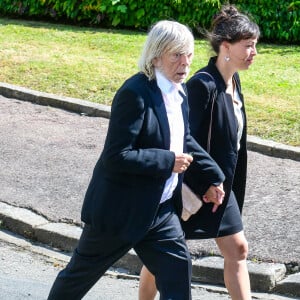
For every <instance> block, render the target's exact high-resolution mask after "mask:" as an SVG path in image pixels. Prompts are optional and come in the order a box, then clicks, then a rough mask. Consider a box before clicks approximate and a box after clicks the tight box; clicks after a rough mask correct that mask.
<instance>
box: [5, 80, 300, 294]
mask: <svg viewBox="0 0 300 300" xmlns="http://www.w3.org/2000/svg"><path fill="white" fill-rule="evenodd" d="M0 94H1V95H3V96H4V97H7V98H14V99H19V100H23V101H29V102H32V103H36V104H40V105H46V106H47V105H49V106H52V107H56V108H61V109H65V110H68V111H72V112H75V113H79V114H84V115H88V116H93V117H104V118H109V117H110V106H106V105H101V104H96V103H92V102H89V101H84V100H81V99H76V98H69V97H63V96H57V95H54V94H49V93H43V92H38V91H34V90H30V89H26V88H23V87H19V86H15V85H11V84H6V83H1V82H0ZM248 149H249V150H251V151H256V152H260V153H262V154H266V155H269V156H274V157H280V158H288V159H293V160H297V161H300V147H292V146H286V145H284V144H279V143H276V142H273V141H268V140H263V139H260V138H257V137H254V136H248ZM0 224H2V225H3V226H4V227H6V228H7V229H9V230H11V231H13V232H15V233H17V234H20V235H22V236H24V237H26V238H30V239H32V240H36V241H38V242H41V243H44V244H47V245H50V246H52V247H55V248H59V249H61V250H63V251H69V252H71V251H73V249H74V247H75V246H76V244H77V242H78V239H79V236H80V234H81V228H80V227H78V226H74V225H72V224H66V223H51V222H49V221H48V220H47V219H46V218H44V217H42V216H39V215H37V214H35V213H33V212H32V211H30V210H28V209H25V208H19V207H14V206H11V205H8V204H6V203H4V202H1V201H0ZM141 265H142V264H141V262H140V260H139V258H138V257H137V255H136V254H135V252H134V251H133V250H131V251H129V252H128V253H127V255H125V256H124V257H123V258H122V259H120V260H119V261H118V262H117V263H116V264H115V265H114V266H115V267H118V268H125V269H127V270H128V271H129V272H130V273H132V274H138V273H139V271H140V268H141ZM248 268H249V274H250V280H251V287H252V290H253V291H258V292H276V293H280V294H283V295H288V296H297V297H300V273H297V274H292V275H288V274H287V273H286V267H285V265H284V264H278V263H253V262H251V261H248ZM193 280H194V281H201V282H206V283H213V284H221V285H224V281H223V258H221V257H213V256H212V257H204V258H199V259H193Z"/></svg>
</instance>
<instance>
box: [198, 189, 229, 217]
mask: <svg viewBox="0 0 300 300" xmlns="http://www.w3.org/2000/svg"><path fill="white" fill-rule="evenodd" d="M224 195H225V193H224V190H223V184H220V185H219V186H214V185H211V186H210V187H209V189H208V190H207V191H206V193H205V194H204V195H203V197H202V198H203V201H204V202H205V203H209V202H211V203H214V206H213V209H212V212H216V211H217V209H218V207H219V205H221V204H222V203H223V199H224Z"/></svg>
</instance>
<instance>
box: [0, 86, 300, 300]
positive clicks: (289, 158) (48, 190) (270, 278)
mask: <svg viewBox="0 0 300 300" xmlns="http://www.w3.org/2000/svg"><path fill="white" fill-rule="evenodd" d="M0 95H3V96H4V97H3V96H0V117H1V118H0V128H1V130H0V135H1V136H0V138H1V141H2V143H1V145H0V153H1V156H0V161H1V171H0V182H1V189H0V220H2V223H3V225H4V226H6V227H7V228H9V229H10V230H12V231H14V232H16V233H19V234H22V235H24V236H27V237H30V238H33V239H36V240H38V241H40V242H43V243H46V244H49V245H51V246H54V247H58V248H61V249H63V250H66V251H71V250H72V249H73V248H74V246H75V245H76V242H77V239H78V237H79V235H80V232H81V228H80V225H81V223H80V218H79V214H80V209H81V204H82V199H83V196H84V193H85V190H86V187H87V184H88V181H89V178H90V176H91V173H92V169H93V166H94V164H95V162H96V160H97V158H98V156H99V154H100V152H101V149H102V146H103V142H104V139H105V135H106V130H107V125H108V118H109V115H110V108H109V107H107V106H102V105H98V104H93V103H90V102H86V101H82V100H79V99H70V98H65V97H59V96H56V95H50V94H45V93H40V92H36V91H31V90H27V89H23V88H19V87H16V86H12V85H7V84H0ZM6 97H9V98H10V97H11V98H12V99H9V98H6ZM18 99H19V100H18ZM20 100H26V101H20ZM31 102H33V103H37V104H41V105H35V104H32V103H31ZM44 105H47V106H44ZM54 107H57V108H62V109H64V110H62V109H57V108H54ZM70 111H72V112H73V113H72V112H70ZM74 112H76V113H74ZM87 115H89V116H97V118H94V117H92V118H91V117H87ZM249 149H250V151H249V172H248V187H247V199H246V206H245V210H244V222H245V232H246V235H247V238H248V241H249V245H250V253H249V271H250V276H251V284H252V288H253V290H256V291H262V292H269V291H272V292H273V293H274V292H278V293H281V294H284V295H289V294H293V295H294V298H293V299H300V273H299V265H300V245H299V236H300V220H299V208H300V201H299V200H300V196H299V195H300V186H299V182H300V172H299V170H300V148H299V147H288V146H285V145H281V144H278V143H273V142H270V141H264V140H260V139H257V138H255V137H249ZM256 151H259V152H256ZM262 153H263V154H262ZM265 154H268V155H265ZM189 246H190V249H191V253H192V256H193V276H194V280H195V281H201V282H208V283H213V284H223V279H222V272H223V271H222V264H223V260H222V258H221V257H220V256H219V252H218V249H217V248H216V246H215V245H214V242H213V241H211V240H205V241H204V240H203V241H193V242H189ZM212 254H213V255H212ZM117 266H121V267H125V268H126V269H128V270H129V271H130V272H132V273H133V274H138V272H139V269H140V262H139V260H138V259H137V256H136V255H135V253H133V252H129V253H128V255H127V256H125V257H124V258H123V259H121V260H120V261H119V262H118V263H117ZM295 297H296V298H295ZM297 297H298V298H297Z"/></svg>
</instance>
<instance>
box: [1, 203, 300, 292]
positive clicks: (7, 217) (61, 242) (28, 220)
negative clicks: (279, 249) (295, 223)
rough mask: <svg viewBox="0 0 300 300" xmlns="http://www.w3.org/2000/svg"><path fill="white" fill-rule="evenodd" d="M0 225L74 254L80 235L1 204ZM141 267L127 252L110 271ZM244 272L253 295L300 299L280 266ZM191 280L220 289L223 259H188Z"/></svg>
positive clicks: (296, 284)
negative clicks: (274, 294)
mask: <svg viewBox="0 0 300 300" xmlns="http://www.w3.org/2000/svg"><path fill="white" fill-rule="evenodd" d="M0 224H1V226H3V227H5V228H6V229H8V230H10V231H12V232H14V233H17V234H19V235H21V236H23V237H25V238H29V239H31V240H34V241H37V242H41V243H43V244H46V245H49V246H51V247H53V248H58V249H60V250H63V251H67V252H72V251H73V250H74V248H75V247H76V244H77V242H78V239H79V237H80V234H81V231H82V229H81V228H80V227H79V226H75V225H73V224H67V223H52V222H49V221H48V220H47V219H46V218H44V217H42V216H40V215H37V214H36V213H34V212H32V211H30V210H28V209H26V208H20V207H15V206H12V205H9V204H6V203H4V202H1V201H0ZM141 266H142V263H141V261H140V260H139V258H138V257H137V255H136V253H135V252H134V251H133V250H131V251H129V252H128V253H127V254H126V255H125V256H123V257H122V258H121V259H120V260H119V261H118V262H116V263H115V264H114V266H113V267H116V268H123V269H126V270H127V271H128V272H129V273H130V274H133V275H137V274H139V271H140V269H141ZM248 269H249V274H250V280H251V288H252V290H253V291H255V292H264V293H269V292H276V293H279V294H282V295H288V296H290V295H291V296H298V297H300V273H297V274H292V275H288V274H287V273H286V267H285V265H284V264H279V263H254V262H251V261H248ZM192 276H193V281H194V282H201V283H208V284H214V285H216V284H217V285H218V284H219V285H224V281H223V258H221V257H218V256H211V257H202V258H197V259H192Z"/></svg>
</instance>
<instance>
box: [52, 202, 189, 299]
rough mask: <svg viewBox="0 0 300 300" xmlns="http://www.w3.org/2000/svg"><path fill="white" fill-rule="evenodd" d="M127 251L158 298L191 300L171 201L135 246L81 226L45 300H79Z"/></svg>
mask: <svg viewBox="0 0 300 300" xmlns="http://www.w3.org/2000/svg"><path fill="white" fill-rule="evenodd" d="M117 221H118V220H116V222H117ZM131 248H134V250H135V252H136V253H137V255H138V256H139V258H140V259H141V261H142V262H143V264H144V265H145V266H146V267H147V268H148V269H149V270H150V271H151V273H152V274H154V275H155V279H156V286H157V289H158V290H159V293H160V299H163V300H167V299H168V300H171V299H172V300H189V299H191V290H190V285H191V273H192V271H191V267H192V266H191V259H190V255H189V251H188V249H187V246H186V243H185V239H184V233H183V231H182V229H181V226H180V221H179V218H178V216H177V215H176V213H175V209H174V206H173V204H172V200H168V201H166V202H165V203H163V204H160V206H159V210H158V212H157V214H156V216H155V219H154V220H153V223H152V226H151V228H150V229H149V231H148V232H147V233H146V234H145V236H144V238H143V239H142V240H140V241H138V242H137V243H136V244H129V243H126V242H124V241H122V240H121V239H120V237H114V236H111V235H110V236H107V235H105V234H101V233H99V232H97V231H96V230H95V229H94V228H92V227H91V226H89V225H85V227H84V229H83V231H82V235H81V237H80V240H79V243H78V247H77V249H76V250H75V251H74V253H73V256H72V258H71V260H70V262H69V263H68V265H67V266H66V268H65V269H64V270H62V271H61V272H60V273H59V274H58V276H57V278H56V280H55V282H54V284H53V286H52V289H51V291H50V294H49V297H48V300H54V299H55V300H75V299H82V298H83V297H84V295H85V294H86V293H87V292H88V291H89V290H90V289H91V288H92V286H93V285H94V284H95V283H96V282H97V281H98V280H99V279H100V277H101V276H102V275H103V274H104V273H105V272H106V271H107V269H108V268H109V267H111V266H112V265H113V264H114V263H115V262H116V261H117V260H118V259H120V258H121V257H122V256H124V255H125V254H126V253H127V252H128V251H129V250H130V249H131Z"/></svg>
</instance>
